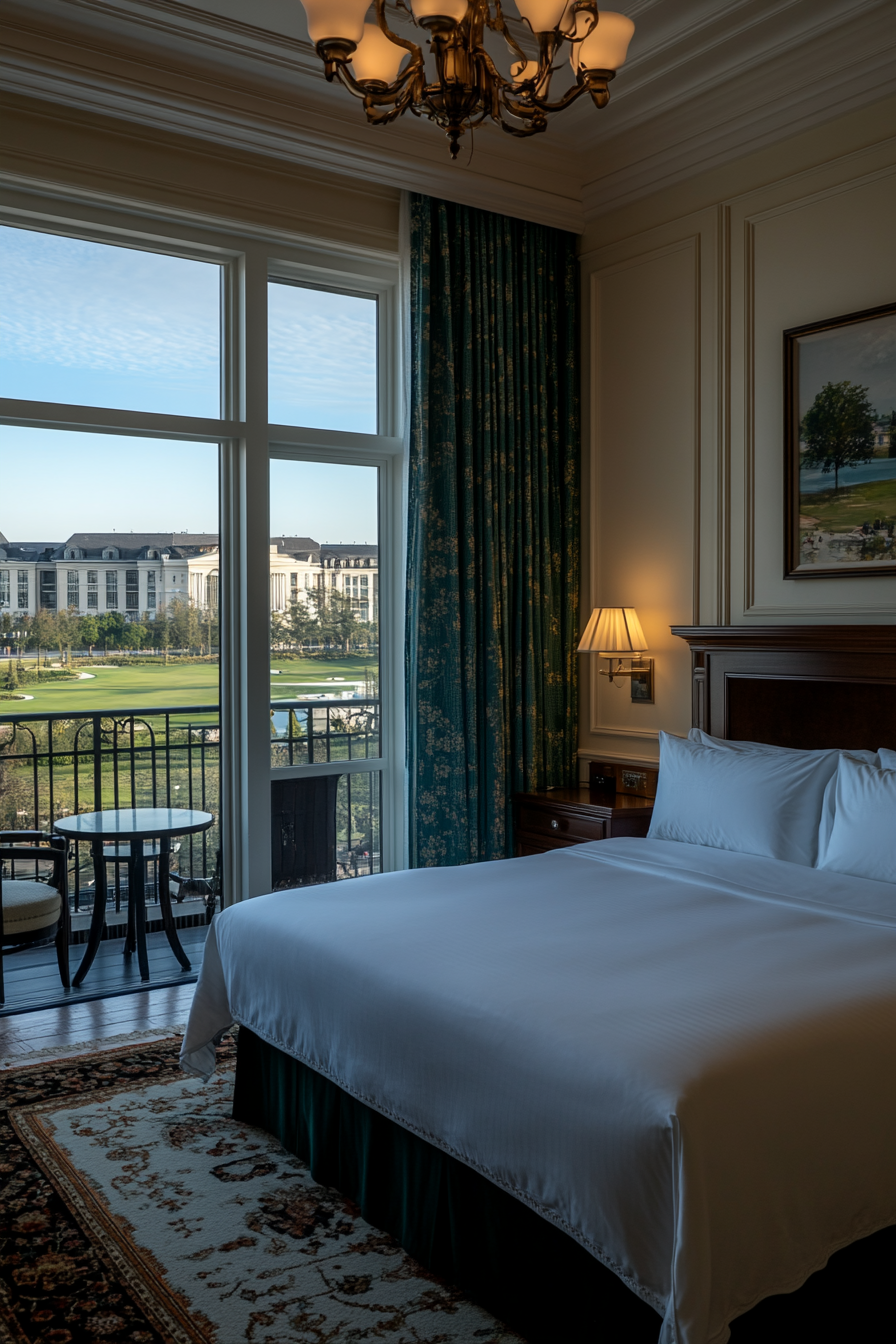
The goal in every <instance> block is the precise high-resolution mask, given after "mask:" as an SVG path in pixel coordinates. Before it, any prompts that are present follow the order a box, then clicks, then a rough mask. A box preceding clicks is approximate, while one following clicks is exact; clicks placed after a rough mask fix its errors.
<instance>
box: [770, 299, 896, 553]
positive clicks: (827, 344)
mask: <svg viewBox="0 0 896 1344" xmlns="http://www.w3.org/2000/svg"><path fill="white" fill-rule="evenodd" d="M784 473H785V475H784V498H785V527H784V533H785V534H784V556H785V560H784V577H785V578H786V579H818V578H831V577H834V576H836V577H838V578H844V577H846V576H847V575H850V574H861V575H863V576H865V575H868V574H890V575H894V574H896V303H890V304H884V305H883V306H882V307H880V308H868V309H866V310H865V312H862V313H849V314H848V315H847V316H845V317H833V318H830V319H829V320H828V321H826V322H813V323H810V324H809V325H808V326H805V327H793V328H792V329H791V330H790V331H785V332H784Z"/></svg>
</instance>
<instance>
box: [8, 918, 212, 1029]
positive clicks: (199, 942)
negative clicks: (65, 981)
mask: <svg viewBox="0 0 896 1344" xmlns="http://www.w3.org/2000/svg"><path fill="white" fill-rule="evenodd" d="M178 934H179V936H180V941H181V945H182V947H183V949H184V951H185V952H186V954H187V956H188V957H189V959H190V962H191V965H192V969H191V971H183V970H181V967H180V965H179V964H178V962H177V959H176V958H175V956H174V953H173V952H172V951H171V948H170V947H169V946H168V940H167V938H166V937H165V935H164V933H149V934H147V936H146V949H147V953H148V958H149V973H150V984H151V985H152V986H154V987H158V986H160V985H172V984H184V983H185V982H186V981H192V980H195V979H196V976H197V975H198V974H199V968H200V966H201V965H202V954H203V952H204V950H205V939H206V935H207V934H208V925H206V924H201V925H199V926H197V927H195V928H187V929H179V930H178ZM123 952H124V939H123V938H110V939H106V940H104V941H103V942H102V943H100V947H99V951H98V952H97V954H96V960H95V961H94V963H93V965H92V966H91V968H90V970H89V971H88V973H87V976H86V977H85V980H84V983H83V985H82V986H81V988H80V989H69V990H66V989H63V987H62V983H61V980H60V978H59V967H58V966H57V964H56V950H55V948H53V947H39V948H28V949H27V950H25V951H22V952H16V953H14V954H12V955H7V956H5V957H4V958H3V976H4V981H5V989H6V1002H5V1003H4V1004H3V1005H2V1006H0V1018H2V1017H4V1016H6V1015H7V1014H15V1013H21V1012H29V1011H31V1010H33V1009H35V1008H51V1007H53V1008H55V1007H57V1006H60V1007H61V1006H63V1005H68V1004H70V1003H85V1002H86V1001H87V1000H88V999H96V998H101V999H102V998H107V997H109V996H110V995H112V994H130V993H132V992H133V991H134V990H139V989H141V988H142V982H141V980H140V968H139V966H138V964H137V958H136V956H131V957H125V956H123ZM83 955H84V947H83V945H82V946H74V947H72V948H70V949H69V965H70V967H71V971H72V974H73V975H74V973H75V971H76V970H77V968H78V966H79V965H80V963H81V958H82V956H83Z"/></svg>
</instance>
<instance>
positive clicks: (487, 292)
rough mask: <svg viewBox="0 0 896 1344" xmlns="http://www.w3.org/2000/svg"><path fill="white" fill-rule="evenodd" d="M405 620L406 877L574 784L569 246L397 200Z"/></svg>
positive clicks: (460, 856)
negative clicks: (404, 423) (407, 303)
mask: <svg viewBox="0 0 896 1344" xmlns="http://www.w3.org/2000/svg"><path fill="white" fill-rule="evenodd" d="M409 208H410V280H411V294H410V299H411V436H410V465H409V482H408V512H409V518H408V570H407V573H408V584H407V620H406V631H407V635H406V685H407V734H408V737H407V741H408V784H409V803H410V818H409V822H410V824H409V836H410V838H409V858H410V863H411V866H412V867H421V866H430V865H440V864H456V863H471V862H477V861H479V860H482V859H496V858H504V857H506V856H507V855H509V854H510V852H511V846H512V812H511V809H512V797H513V794H514V793H515V792H517V791H521V790H532V789H541V788H546V787H551V786H558V785H569V784H572V783H574V782H575V774H576V727H577V724H576V719H577V694H576V660H575V646H576V641H577V632H578V587H579V453H580V441H579V403H578V374H579V340H578V336H579V333H578V266H577V262H576V255H575V239H574V236H573V235H572V234H568V233H564V232H561V231H560V230H558V229H551V228H547V227H545V226H542V225H537V224H529V223H526V222H523V221H521V220H516V219H510V218H505V217H503V216H500V215H494V214H490V213H488V212H486V211H482V210H475V209H472V208H470V207H467V206H460V205H453V204H451V203H449V202H446V201H439V200H434V199H432V198H430V197H427V196H420V195H411V197H410V202H409Z"/></svg>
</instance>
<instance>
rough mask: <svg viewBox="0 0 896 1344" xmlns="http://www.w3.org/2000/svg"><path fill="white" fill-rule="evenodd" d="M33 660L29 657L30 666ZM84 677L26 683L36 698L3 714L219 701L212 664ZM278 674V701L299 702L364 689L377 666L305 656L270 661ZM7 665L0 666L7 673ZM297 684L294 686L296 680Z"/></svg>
mask: <svg viewBox="0 0 896 1344" xmlns="http://www.w3.org/2000/svg"><path fill="white" fill-rule="evenodd" d="M31 665H32V664H31V663H30V662H28V660H26V666H31ZM77 666H78V667H79V669H80V668H81V667H83V670H84V671H86V672H90V673H91V674H92V675H91V677H90V679H85V680H83V681H57V682H55V683H54V682H47V683H46V684H34V685H31V686H23V687H22V688H21V690H20V694H23V695H30V696H33V697H34V699H33V700H0V718H2V716H3V715H4V714H27V713H29V712H31V711H34V712H35V713H52V712H55V713H77V712H78V711H80V710H84V711H86V710H93V709H105V710H109V711H110V712H111V711H115V710H122V709H154V708H163V707H167V706H180V705H183V706H190V705H213V704H217V703H218V668H217V666H216V665H215V664H212V663H171V664H169V665H168V666H167V667H166V666H165V665H164V664H159V663H150V664H143V665H138V666H136V667H91V666H90V665H89V664H87V663H85V664H82V663H81V661H80V660H78V664H77ZM271 667H272V669H277V670H278V671H279V673H280V675H279V676H278V675H274V676H272V677H271V696H272V698H274V699H285V700H300V699H301V698H302V696H303V695H305V694H319V693H321V692H324V693H326V692H329V691H334V692H335V691H340V690H358V691H361V692H363V690H364V684H365V683H364V673H365V669H375V668H376V660H375V659H374V658H369V657H349V658H321V659H317V658H301V659H295V660H289V659H285V658H284V659H278V658H274V659H272V660H271ZM5 670H6V664H2V665H0V676H5ZM293 683H295V684H293Z"/></svg>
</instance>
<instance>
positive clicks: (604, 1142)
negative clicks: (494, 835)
mask: <svg viewBox="0 0 896 1344" xmlns="http://www.w3.org/2000/svg"><path fill="white" fill-rule="evenodd" d="M233 1020H235V1021H237V1022H239V1023H241V1024H243V1025H245V1026H248V1027H250V1028H251V1029H252V1030H253V1031H254V1032H256V1033H257V1034H258V1035H259V1036H261V1037H262V1038H263V1039H264V1040H266V1041H268V1042H270V1043H271V1044H273V1045H275V1046H277V1047H279V1048H280V1049H281V1050H284V1051H285V1052H286V1053H287V1054H290V1055H292V1056H293V1057H295V1058H296V1059H299V1060H302V1061H304V1062H305V1063H307V1064H309V1065H310V1066H311V1067H312V1068H314V1069H316V1070H317V1071H318V1072H320V1073H322V1074H323V1075H325V1076H326V1077H327V1078H330V1079H332V1080H333V1081H334V1082H336V1083H338V1084H339V1086H340V1087H342V1088H344V1089H345V1090H346V1091H347V1092H349V1093H351V1094H352V1095H353V1096H355V1097H358V1098H359V1099H360V1100H362V1101H364V1102H366V1103H367V1104H368V1105H370V1106H372V1107H374V1108H375V1109H377V1110H379V1111H381V1112H382V1113H383V1114H385V1115H388V1116H389V1117H391V1118H392V1119H394V1120H396V1121H398V1122H399V1123H400V1124H402V1125H403V1126H405V1127H406V1128H407V1129H409V1130H411V1131H412V1132H414V1133H417V1134H420V1135H422V1136H423V1137H424V1138H426V1139H428V1140H429V1141H430V1142H431V1143H434V1144H436V1145H437V1146H439V1147H440V1148H443V1149H444V1150H445V1151H447V1152H449V1153H452V1154H453V1155H454V1156H456V1157H458V1158H460V1159H461V1160H462V1161H464V1162H466V1163H468V1164H469V1165H470V1166H471V1167H473V1168H475V1169H476V1170H478V1171H480V1172H482V1173H484V1174H485V1175H486V1176H487V1177H489V1178H490V1179H491V1180H492V1181H494V1182H496V1183H497V1184H498V1185H500V1186H502V1187H503V1188H505V1189H507V1190H509V1191H511V1192H512V1193H513V1194H515V1195H516V1196H517V1197H518V1198H520V1199H522V1200H523V1201H524V1202H525V1203H527V1204H529V1205H530V1206H531V1207H533V1208H534V1209H536V1210H537V1211H538V1212H539V1213H541V1214H542V1215H543V1216H544V1217H546V1218H548V1219H549V1220H550V1221H551V1222H553V1223H555V1224H556V1225H557V1226H558V1227H561V1228H562V1229H564V1230H565V1231H566V1232H568V1233H569V1234H570V1235H571V1236H573V1237H575V1238H576V1239H577V1240H578V1241H579V1242H581V1244H582V1245H583V1246H585V1247H587V1249H588V1250H589V1251H591V1252H592V1253H593V1254H594V1255H595V1256H597V1258H598V1259H600V1260H601V1261H603V1262H604V1263H605V1264H606V1265H608V1266H609V1267H610V1268H611V1269H613V1270H615V1272H616V1273H617V1274H619V1275H620V1277H622V1278H623V1279H624V1280H625V1282H626V1283H628V1284H629V1285H630V1287H632V1288H633V1289H634V1290H635V1291H636V1292H637V1293H638V1294H639V1295H640V1296H641V1297H642V1298H644V1299H645V1300H646V1301H648V1302H650V1303H651V1304H652V1305H653V1306H654V1307H655V1308H656V1309H657V1310H658V1311H659V1312H660V1313H661V1314H662V1316H663V1329H662V1332H661V1336H660V1338H661V1341H662V1344H721V1341H724V1340H725V1339H727V1338H728V1334H729V1332H728V1323H729V1322H730V1321H731V1320H732V1319H733V1318H734V1317H735V1316H737V1315H740V1314H741V1313H742V1312H744V1311H746V1310H747V1309H749V1307H750V1306H752V1305H753V1304H754V1303H755V1302H757V1301H759V1300H761V1299H762V1298H764V1297H766V1296H768V1295H769V1294H771V1293H779V1292H787V1291H790V1290H792V1289H794V1288H796V1287H798V1286H799V1284H800V1283H802V1282H803V1281H804V1279H805V1278H806V1277H807V1276H808V1275H809V1274H810V1273H812V1272H813V1271H814V1270H816V1269H818V1268H820V1267H821V1266H822V1265H823V1264H824V1263H825V1262H826V1260H827V1258H828V1256H829V1255H830V1254H831V1253H832V1252H833V1251H834V1250H835V1249H837V1248H838V1247H840V1246H842V1245H845V1244H847V1243H848V1242H850V1241H853V1240H855V1239H856V1238H858V1237H860V1236H863V1235H866V1234H868V1233H870V1232H872V1231H875V1230H877V1229H878V1228H881V1227H884V1226H887V1225H889V1224H891V1223H896V1143H894V1141H893V1135H894V1133H896V885H891V884H890V883H880V882H871V881H866V880H864V879H860V878H853V877H844V876H843V875H841V874H836V873H828V872H819V871H818V870H815V869H809V868H803V867H800V866H797V865H793V864H788V863H782V862H779V861H777V860H774V859H766V858H759V857H753V856H750V855H743V854H734V853H729V852H726V851H719V850H709V849H705V848H702V847H698V846H694V845H687V844H680V843H675V842H670V841H657V840H653V841H651V840H633V839H628V840H607V841H601V842H599V843H594V844H587V845H579V846H575V847H574V848H570V849H564V850H556V851H553V852H552V853H549V854H543V855H537V856H534V857H529V858H525V859H511V860H507V861H504V862H500V863H485V864H478V865H475V866H469V867H463V868H438V869H427V870H424V871H411V872H404V873H396V874H386V875H383V876H378V877H370V878H365V879H364V880H363V881H352V882H341V883H339V884H338V885H336V884H334V885H331V886H321V887H313V888H308V889H305V890H303V891H301V892H298V891H286V892H280V893H276V894H273V895H270V896H265V897H261V898H259V899H257V900H253V901H248V902H246V903H244V904H241V905H238V906H235V907H232V908H231V909H229V910H227V911H225V912H224V913H223V914H221V915H220V916H218V917H217V919H216V920H215V922H214V924H213V925H212V928H211V930H210V933H209V939H208V943H207V948H206V954H205V960H204V963H203V968H202V973H201V976H200V979H199V984H198V986H197V991H196V998H195V1002H194V1006H193V1010H192V1013H191V1016H190V1022H189V1026H188V1030H187V1035H186V1039H185V1041H184V1048H183V1062H184V1067H185V1068H186V1069H187V1070H188V1071H192V1072H197V1073H199V1074H201V1075H207V1074H208V1073H209V1071H210V1069H211V1068H213V1066H214V1065H213V1054H212V1047H211V1045H210V1042H211V1041H212V1040H213V1039H214V1038H215V1037H216V1036H217V1035H219V1034H220V1033H221V1032H222V1031H223V1030H224V1029H226V1027H227V1026H228V1025H229V1024H230V1022H231V1021H233Z"/></svg>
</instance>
